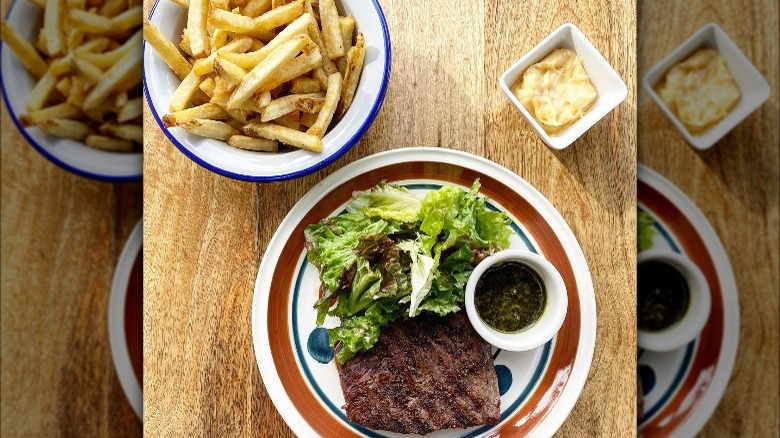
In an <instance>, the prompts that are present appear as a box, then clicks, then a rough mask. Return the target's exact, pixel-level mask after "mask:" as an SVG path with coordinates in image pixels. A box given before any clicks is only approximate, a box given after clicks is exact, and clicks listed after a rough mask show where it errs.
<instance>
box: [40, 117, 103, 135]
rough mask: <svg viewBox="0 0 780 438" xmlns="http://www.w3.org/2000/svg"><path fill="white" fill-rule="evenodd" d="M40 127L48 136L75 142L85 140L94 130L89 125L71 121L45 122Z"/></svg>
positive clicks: (50, 120)
mask: <svg viewBox="0 0 780 438" xmlns="http://www.w3.org/2000/svg"><path fill="white" fill-rule="evenodd" d="M38 127H39V128H41V130H42V131H43V132H45V133H47V134H50V135H54V136H56V137H65V138H72V139H74V140H84V138H85V137H86V136H87V135H89V134H90V133H92V129H91V128H90V127H89V126H88V125H87V124H85V123H82V122H79V121H76V120H69V119H49V120H45V121H43V122H42V123H40V124H39V125H38Z"/></svg>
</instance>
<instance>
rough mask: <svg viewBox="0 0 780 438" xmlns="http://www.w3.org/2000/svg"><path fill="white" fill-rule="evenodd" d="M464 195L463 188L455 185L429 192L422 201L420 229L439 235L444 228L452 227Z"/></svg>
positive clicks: (426, 232)
mask: <svg viewBox="0 0 780 438" xmlns="http://www.w3.org/2000/svg"><path fill="white" fill-rule="evenodd" d="M462 197H463V190H461V189H459V188H457V187H454V186H443V187H442V188H440V189H439V190H431V191H430V192H428V193H427V194H426V195H425V197H424V198H423V199H422V202H421V203H420V214H419V219H420V231H422V232H423V233H425V234H427V235H428V236H432V237H437V236H438V235H439V233H441V232H442V230H444V229H446V228H450V227H452V221H453V220H454V219H455V217H457V216H458V207H459V206H460V200H461V198H462Z"/></svg>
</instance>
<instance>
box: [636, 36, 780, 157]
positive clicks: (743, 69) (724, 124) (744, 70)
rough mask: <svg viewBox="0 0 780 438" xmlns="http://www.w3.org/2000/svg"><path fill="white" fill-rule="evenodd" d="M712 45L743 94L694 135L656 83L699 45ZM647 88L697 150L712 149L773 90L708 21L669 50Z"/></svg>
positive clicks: (648, 79) (649, 74) (648, 78)
mask: <svg viewBox="0 0 780 438" xmlns="http://www.w3.org/2000/svg"><path fill="white" fill-rule="evenodd" d="M704 47H708V48H713V49H715V50H717V51H718V53H720V55H721V56H722V57H723V58H724V59H725V60H726V64H728V67H729V70H730V71H731V76H732V77H733V78H734V82H736V84H737V87H739V91H740V94H741V97H740V99H739V102H737V105H736V106H735V107H734V108H733V109H732V110H731V112H730V113H729V114H728V115H727V116H726V117H725V118H724V119H723V120H721V121H720V122H718V123H717V124H715V125H714V126H712V127H711V128H709V129H708V130H706V131H704V132H703V133H701V134H699V135H692V134H691V133H690V132H689V131H688V130H687V129H686V128H685V126H684V125H683V124H682V122H681V121H680V120H679V119H678V118H677V116H675V114H674V113H673V112H672V111H671V110H670V109H669V108H668V107H667V106H666V104H665V103H664V102H663V101H662V100H661V97H660V96H658V93H656V92H655V86H656V84H658V82H659V81H661V79H663V77H664V75H665V74H666V72H667V71H669V69H670V68H671V67H672V66H674V65H675V64H678V63H680V62H682V61H684V60H685V59H686V58H688V57H689V56H690V55H691V54H692V53H693V52H694V51H696V50H697V49H700V48H704ZM643 83H644V87H645V90H647V92H648V93H649V94H650V97H652V98H653V100H654V101H655V103H656V104H657V105H658V106H659V107H660V108H661V110H662V111H663V112H664V114H666V117H667V118H668V119H669V120H671V121H672V123H674V126H676V127H677V130H679V131H680V133H681V134H682V136H683V137H684V138H685V141H687V142H688V144H690V145H691V146H693V147H694V148H696V149H699V150H704V149H709V148H710V147H712V145H714V144H715V143H717V142H718V140H720V139H721V138H723V136H725V135H726V134H728V133H729V131H731V130H732V129H734V127H736V126H737V125H738V124H740V123H741V122H742V121H743V120H745V118H747V116H749V115H750V114H751V113H752V112H753V111H755V110H756V109H758V107H760V106H761V105H763V104H764V102H766V101H767V99H769V95H770V93H771V89H770V88H769V84H768V83H767V82H766V79H764V77H763V76H762V75H761V73H760V72H759V71H758V69H756V67H755V66H753V64H752V63H751V62H750V60H749V59H748V58H747V56H745V54H744V53H742V51H741V50H740V49H739V47H737V45H736V44H735V43H734V41H732V40H731V38H729V36H728V35H727V34H726V32H724V31H723V29H721V28H720V26H718V25H717V24H715V23H710V24H707V25H706V26H704V27H702V28H701V29H699V30H698V31H696V33H694V34H693V35H692V36H691V37H690V38H688V39H687V40H686V41H685V42H684V43H682V44H680V45H679V46H678V47H677V48H676V49H674V51H672V53H670V54H669V55H668V56H667V57H666V58H664V59H663V60H662V61H661V62H659V63H658V64H656V65H655V66H654V67H653V68H652V69H651V70H650V71H649V72H647V74H646V75H645V77H644V79H643Z"/></svg>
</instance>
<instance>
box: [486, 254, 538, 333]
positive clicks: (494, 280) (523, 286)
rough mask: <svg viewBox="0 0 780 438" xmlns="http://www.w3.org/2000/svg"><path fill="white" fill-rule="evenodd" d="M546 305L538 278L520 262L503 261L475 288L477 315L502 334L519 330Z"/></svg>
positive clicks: (531, 321)
mask: <svg viewBox="0 0 780 438" xmlns="http://www.w3.org/2000/svg"><path fill="white" fill-rule="evenodd" d="M546 304H547V292H546V291H545V288H544V284H543V283H542V279H541V277H539V274H537V273H536V271H534V270H533V269H531V268H530V267H528V266H527V265H525V264H523V263H520V262H511V261H510V262H504V263H502V264H500V265H496V266H493V267H491V268H490V269H488V270H486V271H485V273H484V274H482V276H481V277H480V278H479V281H477V287H476V289H475V291H474V305H475V307H476V309H477V313H478V314H479V317H480V318H481V319H482V321H484V322H485V324H487V325H488V326H490V327H491V328H493V329H494V330H497V331H500V332H504V333H517V332H521V331H523V330H525V329H526V328H528V327H530V326H531V325H533V324H534V323H535V322H536V321H538V320H539V318H540V317H541V316H542V313H543V312H544V307H545V305H546Z"/></svg>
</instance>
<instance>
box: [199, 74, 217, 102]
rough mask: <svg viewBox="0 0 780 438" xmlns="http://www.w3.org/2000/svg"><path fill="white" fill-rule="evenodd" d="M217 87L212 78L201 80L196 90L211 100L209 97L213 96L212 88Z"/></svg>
mask: <svg viewBox="0 0 780 438" xmlns="http://www.w3.org/2000/svg"><path fill="white" fill-rule="evenodd" d="M216 86H217V83H216V82H215V81H214V78H212V77H207V78H206V79H204V80H203V82H201V83H200V85H199V86H198V88H200V89H201V91H203V92H204V93H206V96H208V97H209V98H211V96H213V95H214V88H215V87H216Z"/></svg>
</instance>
